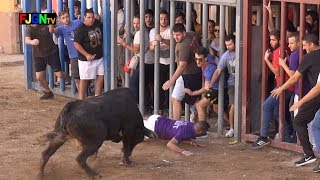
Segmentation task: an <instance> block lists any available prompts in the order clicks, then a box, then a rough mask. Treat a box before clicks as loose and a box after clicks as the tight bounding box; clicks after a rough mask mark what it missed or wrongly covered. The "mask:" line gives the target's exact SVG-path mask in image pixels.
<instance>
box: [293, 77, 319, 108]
mask: <svg viewBox="0 0 320 180" xmlns="http://www.w3.org/2000/svg"><path fill="white" fill-rule="evenodd" d="M319 94H320V83H317V84H316V85H315V86H314V87H313V88H312V89H311V90H310V91H309V92H308V94H306V95H305V96H304V97H303V98H302V99H301V100H300V101H298V102H297V103H295V104H294V105H292V106H291V108H290V111H294V110H295V109H297V108H299V107H301V106H302V105H303V104H304V103H306V102H308V101H310V100H311V99H313V98H315V97H317V96H319Z"/></svg>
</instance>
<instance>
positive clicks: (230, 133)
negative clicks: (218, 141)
mask: <svg viewBox="0 0 320 180" xmlns="http://www.w3.org/2000/svg"><path fill="white" fill-rule="evenodd" d="M233 134H234V130H233V129H229V131H228V132H227V133H226V137H229V138H232V137H233Z"/></svg>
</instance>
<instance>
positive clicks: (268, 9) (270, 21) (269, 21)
mask: <svg viewBox="0 0 320 180" xmlns="http://www.w3.org/2000/svg"><path fill="white" fill-rule="evenodd" d="M264 7H265V8H266V9H267V11H268V13H269V18H268V30H269V32H271V31H273V30H274V23H273V17H272V9H271V1H269V3H268V6H264Z"/></svg>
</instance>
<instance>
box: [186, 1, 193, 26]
mask: <svg viewBox="0 0 320 180" xmlns="http://www.w3.org/2000/svg"><path fill="white" fill-rule="evenodd" d="M191 11H192V4H191V3H190V2H187V3H186V30H187V31H190V30H191V25H192V22H191Z"/></svg>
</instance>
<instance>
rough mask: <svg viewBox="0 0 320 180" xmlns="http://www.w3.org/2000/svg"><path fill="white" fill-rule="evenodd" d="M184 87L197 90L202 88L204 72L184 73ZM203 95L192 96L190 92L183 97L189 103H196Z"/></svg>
mask: <svg viewBox="0 0 320 180" xmlns="http://www.w3.org/2000/svg"><path fill="white" fill-rule="evenodd" d="M182 78H183V82H184V87H185V88H188V89H190V90H191V91H195V90H198V89H201V87H202V74H201V73H198V74H182ZM200 98H201V96H190V95H189V94H187V93H186V94H185V96H184V98H183V102H184V103H187V104H189V105H194V103H196V101H197V100H198V99H200Z"/></svg>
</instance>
